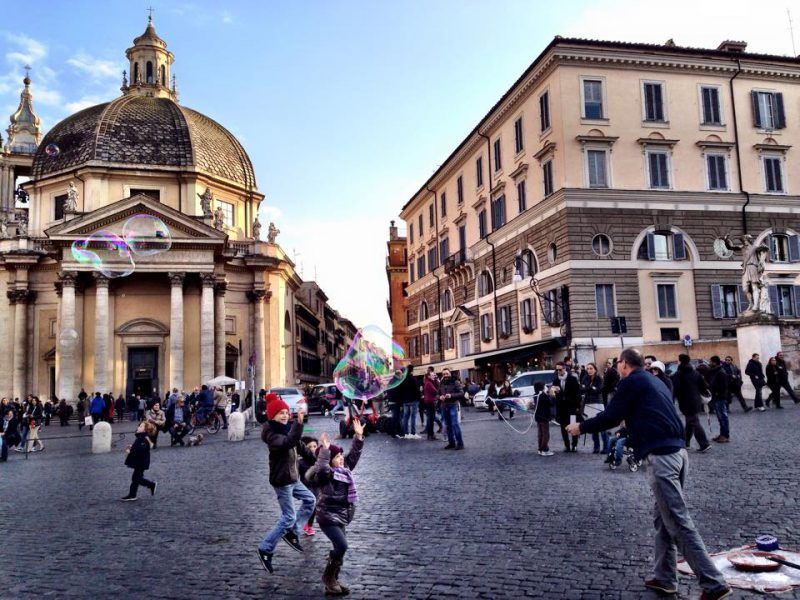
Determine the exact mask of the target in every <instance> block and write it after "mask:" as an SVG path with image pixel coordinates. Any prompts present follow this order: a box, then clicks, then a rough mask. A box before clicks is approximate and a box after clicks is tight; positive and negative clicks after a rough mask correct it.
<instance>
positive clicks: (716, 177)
mask: <svg viewBox="0 0 800 600" xmlns="http://www.w3.org/2000/svg"><path fill="white" fill-rule="evenodd" d="M706 169H707V173H708V189H709V190H720V191H725V190H727V189H728V176H727V172H726V169H725V155H724V154H707V155H706Z"/></svg>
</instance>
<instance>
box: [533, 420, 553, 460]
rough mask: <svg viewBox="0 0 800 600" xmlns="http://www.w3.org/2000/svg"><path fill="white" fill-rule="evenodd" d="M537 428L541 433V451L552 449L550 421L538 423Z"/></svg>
mask: <svg viewBox="0 0 800 600" xmlns="http://www.w3.org/2000/svg"><path fill="white" fill-rule="evenodd" d="M536 430H537V432H538V433H539V452H549V451H550V421H545V422H544V423H536Z"/></svg>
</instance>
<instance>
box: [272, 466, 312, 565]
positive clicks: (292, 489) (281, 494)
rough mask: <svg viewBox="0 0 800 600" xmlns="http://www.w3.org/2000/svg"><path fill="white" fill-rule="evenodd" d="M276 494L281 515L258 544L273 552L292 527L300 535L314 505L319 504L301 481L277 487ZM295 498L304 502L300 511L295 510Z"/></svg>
mask: <svg viewBox="0 0 800 600" xmlns="http://www.w3.org/2000/svg"><path fill="white" fill-rule="evenodd" d="M275 495H276V496H278V505H279V506H280V507H281V516H280V518H279V519H278V522H277V523H275V527H273V528H272V531H270V532H269V533H268V534H267V537H265V538H264V539H263V541H262V542H261V544H260V545H259V546H258V547H259V549H260V550H263V551H264V552H273V551H274V550H275V546H277V544H278V541H279V540H280V539H281V537H283V534H285V533H286V532H288V531H289V530H290V529H291V530H292V531H294V533H295V535H300V527H302V526H303V525H305V524H306V523H307V522H308V518H309V517H310V516H311V513H312V512H314V507H315V506H316V504H317V499H316V498H315V497H314V494H312V493H311V492H309V491H308V488H307V487H306V486H304V485H303V484H302V483H300V482H299V481H298V482H295V483H290V484H289V485H284V486H281V487H276V488H275ZM295 499H296V500H300V501H301V502H302V504H301V505H300V510H298V511H295V508H294V500H295Z"/></svg>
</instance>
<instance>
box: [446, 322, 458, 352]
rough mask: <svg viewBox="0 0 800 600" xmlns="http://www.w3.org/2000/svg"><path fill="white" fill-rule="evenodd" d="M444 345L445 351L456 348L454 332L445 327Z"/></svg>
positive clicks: (451, 328) (450, 328)
mask: <svg viewBox="0 0 800 600" xmlns="http://www.w3.org/2000/svg"><path fill="white" fill-rule="evenodd" d="M444 343H445V346H444V348H445V350H452V349H453V348H455V347H456V339H455V331H454V330H453V327H452V326H450V327H446V328H445V330H444Z"/></svg>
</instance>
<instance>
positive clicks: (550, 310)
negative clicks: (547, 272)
mask: <svg viewBox="0 0 800 600" xmlns="http://www.w3.org/2000/svg"><path fill="white" fill-rule="evenodd" d="M561 300H562V294H561V290H560V289H558V288H556V289H552V290H548V291H546V292H545V293H544V297H543V298H542V314H543V315H544V320H545V321H546V322H547V323H548V325H551V326H553V325H558V324H559V323H561V319H562V317H563V314H564V311H563V309H562V307H561Z"/></svg>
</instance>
